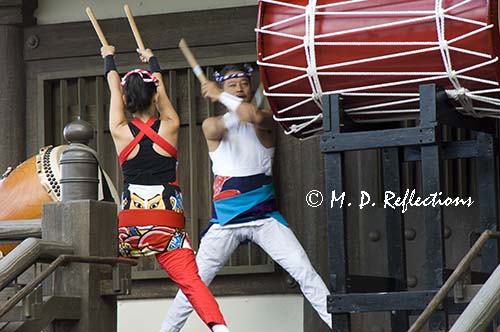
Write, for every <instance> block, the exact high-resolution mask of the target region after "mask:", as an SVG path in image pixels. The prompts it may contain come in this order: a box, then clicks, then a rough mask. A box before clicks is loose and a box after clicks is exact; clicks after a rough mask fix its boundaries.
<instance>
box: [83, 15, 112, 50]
mask: <svg viewBox="0 0 500 332" xmlns="http://www.w3.org/2000/svg"><path fill="white" fill-rule="evenodd" d="M86 12H87V16H88V17H89V19H90V22H91V23H92V26H93V27H94V30H95V32H96V33H97V37H99V40H100V41H101V44H102V46H109V44H108V41H107V40H106V37H104V33H103V32H102V30H101V27H100V26H99V22H97V19H96V18H95V15H94V12H93V11H92V9H91V8H90V7H87V9H86Z"/></svg>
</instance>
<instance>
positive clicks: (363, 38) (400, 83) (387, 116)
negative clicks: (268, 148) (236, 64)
mask: <svg viewBox="0 0 500 332" xmlns="http://www.w3.org/2000/svg"><path fill="white" fill-rule="evenodd" d="M256 31H257V48H258V60H259V61H258V64H259V67H260V72H261V78H262V81H263V83H264V87H265V95H267V96H268V100H269V103H270V105H271V108H272V110H273V112H274V115H275V119H276V120H277V121H279V122H280V124H281V125H282V126H283V128H284V130H285V132H286V133H287V134H292V135H294V136H296V137H299V138H305V137H308V136H311V135H313V134H314V133H316V132H318V131H320V130H321V129H322V113H321V112H322V105H321V97H322V96H324V95H329V94H334V93H340V94H342V96H343V107H344V109H345V112H346V113H347V114H349V116H350V118H351V119H352V120H354V121H357V122H388V121H400V120H405V119H415V118H417V117H418V112H419V109H418V98H419V95H418V87H419V85H421V84H427V83H437V84H439V85H441V86H442V87H444V88H445V89H446V90H447V92H448V95H449V96H450V97H451V98H453V99H454V100H455V101H456V105H457V109H458V110H459V111H461V112H463V113H466V114H470V115H473V116H492V117H499V116H500V108H499V107H498V106H499V105H500V99H499V97H500V88H499V83H498V82H499V78H500V67H499V60H498V54H499V52H500V46H499V39H500V34H499V30H498V1H497V0H472V1H470V0H404V1H402V0H400V1H395V0H344V1H325V0H317V1H305V0H290V1H287V2H283V1H274V0H260V1H259V19H258V26H257V29H256Z"/></svg>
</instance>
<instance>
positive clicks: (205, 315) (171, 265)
mask: <svg viewBox="0 0 500 332" xmlns="http://www.w3.org/2000/svg"><path fill="white" fill-rule="evenodd" d="M156 259H157V260H158V263H160V265H161V266H162V267H163V269H164V270H165V271H166V272H167V273H168V275H169V276H170V278H171V279H172V280H173V281H174V282H175V283H176V284H177V285H178V286H179V288H180V289H181V291H182V292H183V293H184V294H186V296H185V297H184V299H186V297H187V299H186V302H188V300H189V302H188V304H189V303H191V304H192V306H193V308H194V310H196V312H197V313H198V316H200V318H201V320H203V322H204V323H205V324H207V326H209V327H212V326H213V325H216V324H220V325H226V322H225V321H224V317H222V313H221V312H220V309H219V305H218V304H217V302H216V301H215V299H214V297H213V295H212V293H211V292H210V290H209V289H208V288H207V286H206V285H205V283H203V281H202V280H201V279H200V276H199V275H198V267H197V266H196V261H195V257H194V253H193V250H192V249H187V248H181V249H175V250H172V251H169V252H164V253H161V254H157V255H156ZM190 308H191V305H190ZM191 310H192V309H191Z"/></svg>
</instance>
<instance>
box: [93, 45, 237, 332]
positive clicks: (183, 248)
mask: <svg viewBox="0 0 500 332" xmlns="http://www.w3.org/2000/svg"><path fill="white" fill-rule="evenodd" d="M137 52H138V53H139V54H140V59H141V61H142V62H147V63H149V66H150V72H149V71H146V70H141V69H135V70H132V71H130V72H128V73H127V74H126V75H125V76H124V77H123V78H122V79H121V81H120V77H119V76H118V72H117V71H116V67H115V64H114V54H115V48H114V47H113V46H103V47H102V48H101V55H102V57H103V58H104V61H105V62H104V72H105V76H106V78H107V80H108V84H109V89H110V91H111V102H110V115H109V128H110V130H111V135H112V137H113V142H114V144H115V147H116V151H117V154H118V159H119V161H120V164H121V167H122V172H123V178H124V188H123V194H122V201H121V212H120V215H119V229H118V234H119V235H118V236H119V252H120V255H122V256H126V257H141V256H148V255H155V256H156V259H157V260H158V262H159V263H160V265H161V266H162V267H163V269H164V270H165V271H166V272H167V273H168V275H169V276H170V278H172V280H173V281H174V282H175V283H177V285H178V286H179V288H180V289H182V291H183V292H184V293H185V294H186V296H187V298H188V299H189V302H190V303H191V304H192V305H193V307H194V308H195V310H196V312H197V313H198V315H199V316H200V318H201V319H202V320H203V321H204V322H205V324H207V325H208V326H209V327H210V328H211V330H212V331H215V332H227V331H229V330H228V328H227V327H226V323H225V321H224V318H223V316H222V314H221V312H220V309H219V306H218V305H217V302H216V301H215V299H214V297H213V295H212V294H211V293H210V291H209V290H208V288H207V287H206V286H205V284H204V283H203V281H202V280H201V279H200V277H199V275H198V267H197V265H196V262H195V257H194V253H193V250H192V248H191V245H190V242H189V239H188V236H187V234H186V231H185V229H184V211H183V206H182V200H181V191H180V188H179V186H178V185H177V170H176V168H177V149H176V146H177V138H178V132H179V125H180V124H179V117H178V115H177V113H176V111H175V109H174V108H173V106H172V104H171V103H170V100H169V99H168V97H167V94H166V90H165V86H164V84H163V80H162V75H161V73H160V66H159V64H158V60H157V58H156V57H155V56H154V55H153V52H152V51H151V50H150V49H146V50H139V49H138V50H137ZM125 110H127V111H129V112H130V113H131V115H132V120H131V121H130V122H129V121H128V120H127V116H126V114H125ZM157 111H158V113H159V118H156V117H155V116H156V114H157Z"/></svg>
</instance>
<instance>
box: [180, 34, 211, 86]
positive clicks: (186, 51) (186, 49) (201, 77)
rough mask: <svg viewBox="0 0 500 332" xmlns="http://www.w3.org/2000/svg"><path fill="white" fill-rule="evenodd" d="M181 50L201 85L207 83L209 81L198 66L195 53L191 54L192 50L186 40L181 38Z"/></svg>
mask: <svg viewBox="0 0 500 332" xmlns="http://www.w3.org/2000/svg"><path fill="white" fill-rule="evenodd" d="M179 48H180V49H181V51H182V54H184V57H185V58H186V61H187V62H188V63H189V65H190V66H191V68H193V73H194V74H195V75H196V77H197V78H198V80H199V81H200V83H201V84H203V83H205V82H206V81H207V78H206V76H205V74H204V73H203V70H202V69H201V68H200V65H198V62H197V61H196V59H195V58H194V55H193V53H191V50H190V49H189V46H188V44H187V43H186V41H185V40H184V38H181V41H180V42H179Z"/></svg>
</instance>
